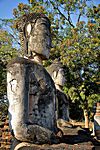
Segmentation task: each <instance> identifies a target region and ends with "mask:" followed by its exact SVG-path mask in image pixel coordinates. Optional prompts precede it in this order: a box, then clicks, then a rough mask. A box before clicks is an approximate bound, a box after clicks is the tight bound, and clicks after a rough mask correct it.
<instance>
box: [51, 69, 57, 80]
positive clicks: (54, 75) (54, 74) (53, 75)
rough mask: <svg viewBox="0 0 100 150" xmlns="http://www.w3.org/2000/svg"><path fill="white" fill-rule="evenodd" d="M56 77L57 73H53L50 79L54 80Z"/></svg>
mask: <svg viewBox="0 0 100 150" xmlns="http://www.w3.org/2000/svg"><path fill="white" fill-rule="evenodd" d="M56 77H57V71H54V72H53V74H52V78H53V79H55V78H56Z"/></svg>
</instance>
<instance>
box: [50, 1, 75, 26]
mask: <svg viewBox="0 0 100 150" xmlns="http://www.w3.org/2000/svg"><path fill="white" fill-rule="evenodd" d="M50 3H51V4H52V1H51V0H50ZM52 6H53V8H54V9H56V10H58V12H59V14H60V15H61V16H62V17H63V18H64V19H65V20H67V21H68V22H69V24H70V25H71V26H72V27H73V28H74V27H75V26H74V25H73V24H72V22H71V19H70V13H69V11H68V18H67V17H66V16H65V15H64V14H63V13H62V12H61V11H60V10H59V8H58V6H57V7H56V6H54V5H53V4H52Z"/></svg>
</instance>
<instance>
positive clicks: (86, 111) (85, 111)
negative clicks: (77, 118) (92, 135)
mask: <svg viewBox="0 0 100 150" xmlns="http://www.w3.org/2000/svg"><path fill="white" fill-rule="evenodd" d="M84 118H85V128H89V116H88V110H87V109H84Z"/></svg>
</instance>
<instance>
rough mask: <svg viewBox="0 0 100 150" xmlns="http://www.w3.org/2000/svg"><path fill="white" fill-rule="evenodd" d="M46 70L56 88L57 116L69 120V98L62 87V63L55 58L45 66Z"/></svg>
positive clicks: (63, 78) (63, 81) (63, 79)
mask: <svg viewBox="0 0 100 150" xmlns="http://www.w3.org/2000/svg"><path fill="white" fill-rule="evenodd" d="M47 71H48V72H49V74H50V75H51V77H52V79H53V80H54V83H55V86H56V89H57V99H58V101H57V103H58V104H57V118H58V119H59V118H61V119H64V120H67V121H68V120H69V99H68V96H67V95H66V94H64V93H63V91H62V89H61V88H62V87H63V86H64V83H65V76H64V70H63V67H62V64H61V63H60V62H58V61H57V60H56V61H55V62H54V63H53V64H51V65H50V66H49V67H47Z"/></svg>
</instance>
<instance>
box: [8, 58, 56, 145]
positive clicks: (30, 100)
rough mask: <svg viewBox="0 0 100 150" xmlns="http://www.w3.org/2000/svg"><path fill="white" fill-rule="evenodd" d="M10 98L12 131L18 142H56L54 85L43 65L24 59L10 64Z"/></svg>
mask: <svg viewBox="0 0 100 150" xmlns="http://www.w3.org/2000/svg"><path fill="white" fill-rule="evenodd" d="M7 95H8V100H9V114H10V127H11V129H12V130H13V132H14V136H15V137H16V138H17V139H18V140H20V141H28V142H32V143H45V142H46V143H48V142H52V141H54V139H55V136H54V132H55V130H56V116H55V103H56V91H55V85H54V82H53V80H52V78H51V77H50V75H49V74H48V73H47V71H46V70H45V69H44V68H43V67H42V66H41V65H39V64H37V63H36V62H33V61H29V60H28V59H24V58H17V59H15V60H13V61H12V62H11V63H10V64H8V68H7ZM52 139H53V140H52Z"/></svg>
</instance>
